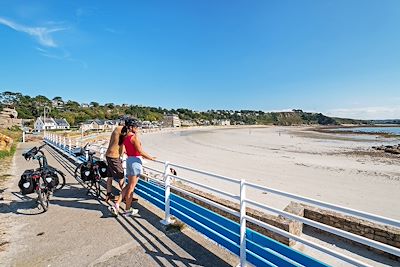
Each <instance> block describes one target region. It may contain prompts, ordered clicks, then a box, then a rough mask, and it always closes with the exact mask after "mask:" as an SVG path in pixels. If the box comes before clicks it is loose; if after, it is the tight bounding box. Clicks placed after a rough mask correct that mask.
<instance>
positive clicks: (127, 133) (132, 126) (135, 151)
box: [111, 119, 155, 216]
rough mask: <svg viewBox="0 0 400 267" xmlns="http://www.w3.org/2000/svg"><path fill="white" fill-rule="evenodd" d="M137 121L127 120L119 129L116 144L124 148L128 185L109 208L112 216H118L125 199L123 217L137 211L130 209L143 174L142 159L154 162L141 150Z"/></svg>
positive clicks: (152, 158)
mask: <svg viewBox="0 0 400 267" xmlns="http://www.w3.org/2000/svg"><path fill="white" fill-rule="evenodd" d="M138 130H139V129H138V121H137V120H134V119H129V120H126V121H125V126H124V127H123V128H122V129H121V134H120V136H119V142H118V144H119V145H120V146H121V145H123V146H124V147H125V152H126V154H127V155H128V158H127V160H126V176H127V177H128V184H127V185H126V186H125V187H124V188H123V189H122V192H121V195H120V197H119V198H118V200H117V201H116V202H115V204H114V205H113V206H112V207H111V212H112V214H113V215H114V216H118V212H119V205H120V204H121V201H122V200H123V199H124V198H125V199H126V206H125V212H124V214H123V215H124V216H132V215H135V214H137V213H138V212H139V211H138V210H137V209H133V208H132V207H131V204H132V198H133V190H134V189H135V187H136V184H137V182H138V179H139V176H140V175H141V174H142V173H143V166H142V158H146V159H149V160H155V157H152V156H150V155H149V154H147V153H146V152H144V151H143V149H142V143H141V142H140V139H139V135H138V133H139V131H138Z"/></svg>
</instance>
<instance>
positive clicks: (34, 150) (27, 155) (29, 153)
mask: <svg viewBox="0 0 400 267" xmlns="http://www.w3.org/2000/svg"><path fill="white" fill-rule="evenodd" d="M45 145H46V144H43V145H41V146H39V147H36V146H35V147H33V148H31V149H30V150H28V151H27V152H25V153H22V156H23V157H24V158H25V160H30V159H32V158H34V157H35V156H36V155H37V153H39V152H41V153H42V155H43V156H44V153H43V151H41V149H42V148H43V147H44V146H45Z"/></svg>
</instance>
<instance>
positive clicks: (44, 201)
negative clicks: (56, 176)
mask: <svg viewBox="0 0 400 267" xmlns="http://www.w3.org/2000/svg"><path fill="white" fill-rule="evenodd" d="M36 193H37V194H38V200H39V204H40V206H42V208H43V212H46V211H47V210H48V209H49V196H48V193H47V192H45V191H44V190H42V189H40V188H39V189H38V190H36Z"/></svg>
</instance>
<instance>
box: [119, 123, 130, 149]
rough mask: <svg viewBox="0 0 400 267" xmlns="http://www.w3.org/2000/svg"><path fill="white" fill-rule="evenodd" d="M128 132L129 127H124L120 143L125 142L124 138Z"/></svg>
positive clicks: (120, 135)
mask: <svg viewBox="0 0 400 267" xmlns="http://www.w3.org/2000/svg"><path fill="white" fill-rule="evenodd" d="M127 134H128V128H127V127H126V126H124V127H122V129H121V133H120V134H119V140H118V145H119V146H121V145H122V144H123V143H124V139H125V137H126V135H127Z"/></svg>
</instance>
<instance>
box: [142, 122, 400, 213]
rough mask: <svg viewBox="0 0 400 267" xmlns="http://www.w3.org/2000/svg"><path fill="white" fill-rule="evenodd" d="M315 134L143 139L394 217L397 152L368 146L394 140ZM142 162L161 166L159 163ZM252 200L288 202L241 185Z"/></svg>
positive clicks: (162, 152)
mask: <svg viewBox="0 0 400 267" xmlns="http://www.w3.org/2000/svg"><path fill="white" fill-rule="evenodd" d="M385 140H386V139H382V138H378V137H370V138H365V137H363V138H358V137H357V136H337V135H333V134H323V133H314V132H310V131H307V129H305V128H304V127H276V126H271V127H249V128H223V129H215V128H213V129H207V128H205V129H194V130H184V131H174V132H163V133H151V134H144V135H143V136H142V142H143V148H144V150H145V151H147V152H148V153H150V154H151V155H153V156H156V157H157V159H159V160H168V161H169V162H172V163H177V164H180V165H185V166H189V167H192V168H195V169H202V170H207V171H209V172H213V173H216V174H220V175H225V176H229V177H232V178H235V179H237V180H240V179H246V181H248V182H253V183H256V184H259V185H263V186H267V187H270V188H274V189H278V190H282V191H287V192H290V193H294V194H299V195H302V196H305V197H310V198H314V199H318V200H322V201H326V202H330V203H333V204H338V205H343V206H345V207H349V208H354V209H358V210H361V211H365V212H371V213H374V214H378V215H382V216H386V217H390V218H394V219H400V205H399V202H400V194H399V192H400V157H398V156H397V157H396V156H389V155H385V154H382V153H381V154H379V153H376V152H374V151H372V150H371V149H370V147H371V146H373V145H380V144H384V143H390V142H391V143H393V142H396V141H397V142H399V141H398V140H393V139H392V140H389V141H385ZM147 164H148V166H152V167H157V168H158V169H160V170H162V169H163V167H162V166H161V165H160V164H155V163H153V162H151V163H150V162H148V163H147ZM175 169H176V170H177V171H178V175H179V176H183V177H185V178H189V179H191V180H193V181H196V182H202V183H206V184H207V185H209V186H211V187H213V188H218V189H221V190H224V191H227V192H229V193H232V194H234V195H239V185H238V184H234V183H229V182H222V181H221V180H219V179H217V178H213V177H206V176H203V175H198V174H195V173H191V172H188V171H184V170H180V169H179V168H175ZM247 195H248V196H250V198H251V199H253V200H256V201H259V202H261V203H264V204H268V205H271V206H273V207H277V208H280V209H283V208H285V207H286V205H287V204H288V203H289V202H290V200H289V199H285V198H283V197H277V196H274V195H272V194H270V193H266V192H263V191H260V190H256V189H248V191H247Z"/></svg>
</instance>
